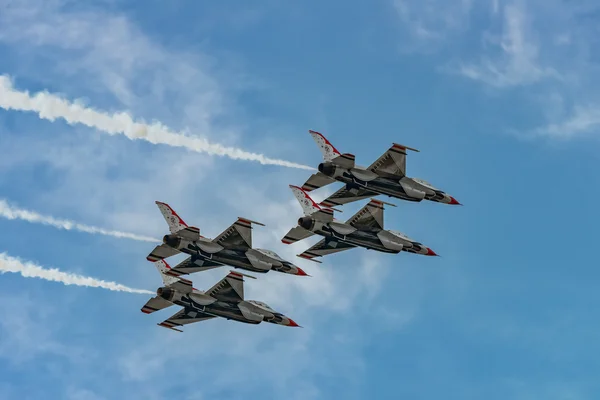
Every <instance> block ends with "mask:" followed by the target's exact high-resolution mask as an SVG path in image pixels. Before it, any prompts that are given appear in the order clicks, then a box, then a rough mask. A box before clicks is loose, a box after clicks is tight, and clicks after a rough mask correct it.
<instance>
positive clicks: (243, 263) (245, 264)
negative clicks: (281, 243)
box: [181, 244, 269, 273]
mask: <svg viewBox="0 0 600 400" xmlns="http://www.w3.org/2000/svg"><path fill="white" fill-rule="evenodd" d="M181 251H183V252H184V253H186V254H189V255H191V256H197V257H200V258H202V259H204V260H208V261H213V262H216V263H219V264H223V265H229V266H231V267H236V268H242V269H245V270H248V271H252V272H256V273H266V272H268V271H269V270H264V269H259V268H256V267H254V266H253V265H252V264H251V263H250V261H249V260H248V257H246V255H245V254H244V252H241V251H235V250H229V249H226V250H222V251H220V252H218V253H214V254H210V253H206V252H204V251H202V250H201V249H200V248H199V247H197V246H194V245H193V244H190V245H188V247H186V248H183V249H181Z"/></svg>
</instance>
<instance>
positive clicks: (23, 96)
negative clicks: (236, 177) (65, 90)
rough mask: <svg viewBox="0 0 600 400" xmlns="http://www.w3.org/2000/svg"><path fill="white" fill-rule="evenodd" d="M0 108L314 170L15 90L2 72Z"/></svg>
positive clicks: (126, 116)
mask: <svg viewBox="0 0 600 400" xmlns="http://www.w3.org/2000/svg"><path fill="white" fill-rule="evenodd" d="M0 107H1V108H4V109H5V110H18V111H33V112H35V113H37V114H38V116H39V117H40V118H42V119H47V120H49V121H54V120H56V119H57V118H62V119H64V120H65V121H66V122H67V123H68V124H70V125H74V124H83V125H86V126H89V127H92V128H95V129H97V130H99V131H102V132H105V133H108V134H109V135H115V134H123V135H125V136H127V137H128V138H129V139H131V140H136V139H142V140H146V141H148V142H150V143H153V144H166V145H168V146H174V147H185V148H187V149H189V150H193V151H197V152H199V153H207V154H211V155H216V156H226V157H229V158H232V159H237V160H247V161H258V162H259V163H261V164H266V165H267V164H268V165H279V166H283V167H289V168H300V169H306V170H314V168H312V167H309V166H306V165H302V164H296V163H293V162H289V161H285V160H278V159H274V158H269V157H266V156H264V155H262V154H257V153H251V152H247V151H244V150H241V149H238V148H235V147H226V146H223V145H220V144H216V143H210V142H208V141H207V140H206V139H203V138H198V137H190V136H185V135H183V134H181V133H177V132H173V131H171V130H170V129H169V128H168V127H166V126H164V125H162V124H161V123H160V122H154V123H152V124H146V123H144V122H135V121H134V120H133V119H132V117H131V116H130V115H129V114H127V113H125V112H120V113H114V114H109V113H106V112H102V111H97V110H94V109H93V108H89V107H86V106H85V105H83V103H82V102H81V101H77V100H76V101H74V102H70V101H68V100H65V99H63V98H61V97H59V96H57V95H54V94H51V93H48V92H47V91H43V92H38V93H36V94H35V95H30V94H29V92H28V91H19V90H15V89H14V88H13V84H12V81H11V79H10V77H8V76H6V75H0Z"/></svg>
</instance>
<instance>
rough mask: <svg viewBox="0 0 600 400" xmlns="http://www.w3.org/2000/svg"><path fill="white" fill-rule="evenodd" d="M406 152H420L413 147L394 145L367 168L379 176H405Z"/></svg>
mask: <svg viewBox="0 0 600 400" xmlns="http://www.w3.org/2000/svg"><path fill="white" fill-rule="evenodd" d="M406 150H412V151H417V152H418V151H419V150H417V149H413V148H411V147H407V146H403V145H401V144H396V143H394V144H393V145H392V147H390V148H389V149H388V150H387V151H386V152H385V153H383V154H382V155H381V157H379V158H378V159H377V160H376V161H375V162H374V163H373V164H371V165H369V167H368V168H367V169H368V170H371V171H373V172H375V173H377V174H385V175H388V174H389V175H394V176H405V175H406Z"/></svg>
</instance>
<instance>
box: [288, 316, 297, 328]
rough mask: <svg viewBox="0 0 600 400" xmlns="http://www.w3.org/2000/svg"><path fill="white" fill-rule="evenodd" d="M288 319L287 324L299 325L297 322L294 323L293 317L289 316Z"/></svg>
mask: <svg viewBox="0 0 600 400" xmlns="http://www.w3.org/2000/svg"><path fill="white" fill-rule="evenodd" d="M288 321H289V322H288V325H287V326H298V327H299V326H300V325H298V324H297V323H296V322H295V321H294V320H293V319H291V318H288Z"/></svg>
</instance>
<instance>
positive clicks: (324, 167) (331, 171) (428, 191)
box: [302, 131, 460, 207]
mask: <svg viewBox="0 0 600 400" xmlns="http://www.w3.org/2000/svg"><path fill="white" fill-rule="evenodd" d="M309 133H310V134H311V135H312V137H313V139H314V140H315V142H317V145H318V146H319V149H320V150H321V153H322V154H323V162H322V163H321V164H319V168H318V169H319V172H317V173H315V174H313V175H312V176H311V177H310V178H308V180H307V181H306V183H305V184H304V185H303V186H302V189H304V190H305V191H307V192H310V191H312V190H315V189H318V188H320V187H323V186H326V185H329V184H330V183H333V182H336V181H339V182H343V183H345V186H344V187H342V188H341V189H340V190H338V191H337V192H335V193H334V194H332V195H331V196H329V197H328V198H327V199H325V200H324V201H323V202H321V204H322V205H324V206H326V207H335V206H339V205H342V204H347V203H351V202H353V201H357V200H362V199H366V198H369V197H374V196H377V195H380V194H383V195H387V196H389V197H394V198H398V199H402V200H408V201H415V202H419V201H422V200H430V201H435V202H438V203H445V204H458V205H460V203H459V202H458V201H456V199H455V198H454V197H452V196H450V195H448V194H447V193H445V192H443V191H441V190H440V189H437V188H435V187H434V186H433V185H432V184H430V183H428V182H426V181H424V180H422V179H417V178H409V177H408V176H406V151H407V150H412V151H416V152H418V151H419V150H417V149H413V148H411V147H407V146H403V145H400V144H395V143H394V144H393V145H392V147H390V148H389V149H388V150H387V151H386V152H385V153H384V154H383V155H382V156H381V157H379V158H378V159H377V161H375V162H374V163H373V164H371V165H369V166H368V167H367V168H364V167H360V166H358V165H356V164H355V163H354V155H353V154H347V153H346V154H341V153H340V152H339V151H338V150H337V149H336V148H335V147H333V145H332V144H331V142H329V140H327V139H326V138H325V136H323V135H322V134H320V133H319V132H315V131H309Z"/></svg>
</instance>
